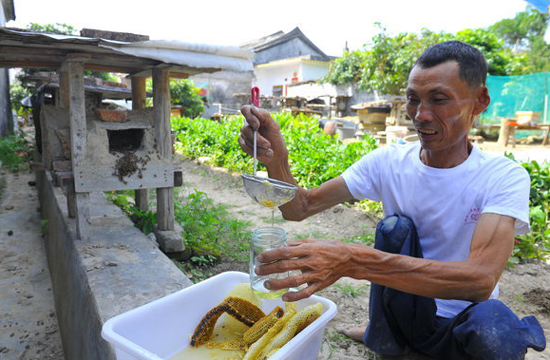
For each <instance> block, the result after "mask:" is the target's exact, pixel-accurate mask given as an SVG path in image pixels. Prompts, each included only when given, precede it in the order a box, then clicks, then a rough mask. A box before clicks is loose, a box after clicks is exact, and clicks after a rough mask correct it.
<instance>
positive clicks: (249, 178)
mask: <svg viewBox="0 0 550 360" xmlns="http://www.w3.org/2000/svg"><path fill="white" fill-rule="evenodd" d="M242 178H243V185H244V188H245V189H246V192H247V193H248V195H249V196H250V197H251V198H252V199H254V201H256V202H257V203H258V204H260V205H263V206H267V207H272V208H275V207H278V206H281V205H283V204H286V203H287V202H289V201H290V200H292V199H294V196H295V195H296V190H298V187H297V186H295V185H292V184H289V183H286V182H284V181H279V180H275V179H270V178H266V177H262V176H257V175H247V174H244V175H242Z"/></svg>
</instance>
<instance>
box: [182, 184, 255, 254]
mask: <svg viewBox="0 0 550 360" xmlns="http://www.w3.org/2000/svg"><path fill="white" fill-rule="evenodd" d="M175 217H176V221H177V222H178V223H179V224H180V225H181V226H182V227H183V229H184V233H185V237H184V243H185V246H186V247H188V248H190V249H192V250H193V252H194V254H197V256H202V255H213V256H216V257H218V258H219V257H221V256H222V255H225V256H227V257H229V258H232V259H235V260H239V261H246V259H247V257H248V244H249V241H250V232H249V231H248V230H246V226H247V225H248V223H246V222H243V221H240V220H237V219H234V218H232V217H231V216H230V214H229V212H228V211H227V206H225V205H219V204H214V201H213V200H212V199H210V198H209V197H208V196H206V194H205V193H203V192H201V191H197V190H195V192H193V193H191V194H189V195H188V197H187V199H186V200H183V201H181V202H180V201H177V202H175Z"/></svg>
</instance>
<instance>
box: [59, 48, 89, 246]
mask: <svg viewBox="0 0 550 360" xmlns="http://www.w3.org/2000/svg"><path fill="white" fill-rule="evenodd" d="M88 59H89V55H84V54H69V55H67V60H66V63H65V64H64V65H63V66H66V67H67V75H68V78H69V80H68V84H69V119H70V133H71V162H72V169H73V173H75V174H76V173H77V170H78V169H79V168H80V167H84V166H86V164H85V160H86V104H85V95H84V66H83V64H84V62H85V61H86V60H88ZM75 202H76V206H75V207H76V236H77V238H79V239H81V240H84V239H88V238H89V234H90V229H89V227H90V206H89V193H78V192H77V193H75Z"/></svg>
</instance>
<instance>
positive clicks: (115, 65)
mask: <svg viewBox="0 0 550 360" xmlns="http://www.w3.org/2000/svg"><path fill="white" fill-rule="evenodd" d="M75 53H76V54H88V55H89V56H90V59H89V60H87V61H86V62H85V68H87V69H92V70H101V71H112V72H122V73H129V74H134V75H135V74H140V75H143V76H145V75H150V72H151V69H152V68H153V67H156V66H163V67H168V68H170V72H172V73H180V74H185V75H194V74H199V73H206V72H215V71H220V70H233V71H252V62H251V59H252V57H253V55H254V54H253V53H252V52H251V51H249V50H245V49H241V48H238V47H229V46H214V45H205V44H192V43H186V42H182V41H165V40H155V41H141V42H121V41H114V40H106V39H99V38H86V37H80V36H67V35H57V34H45V33H37V32H29V31H22V30H16V29H6V28H0V66H1V67H44V68H57V67H59V66H60V64H61V63H62V62H63V61H64V60H65V59H66V58H67V56H68V55H69V54H75Z"/></svg>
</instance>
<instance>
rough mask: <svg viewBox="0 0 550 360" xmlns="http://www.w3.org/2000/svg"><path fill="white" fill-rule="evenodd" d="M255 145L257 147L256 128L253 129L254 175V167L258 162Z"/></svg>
mask: <svg viewBox="0 0 550 360" xmlns="http://www.w3.org/2000/svg"><path fill="white" fill-rule="evenodd" d="M257 147H258V130H254V175H256V167H257V164H258V159H257Z"/></svg>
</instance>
